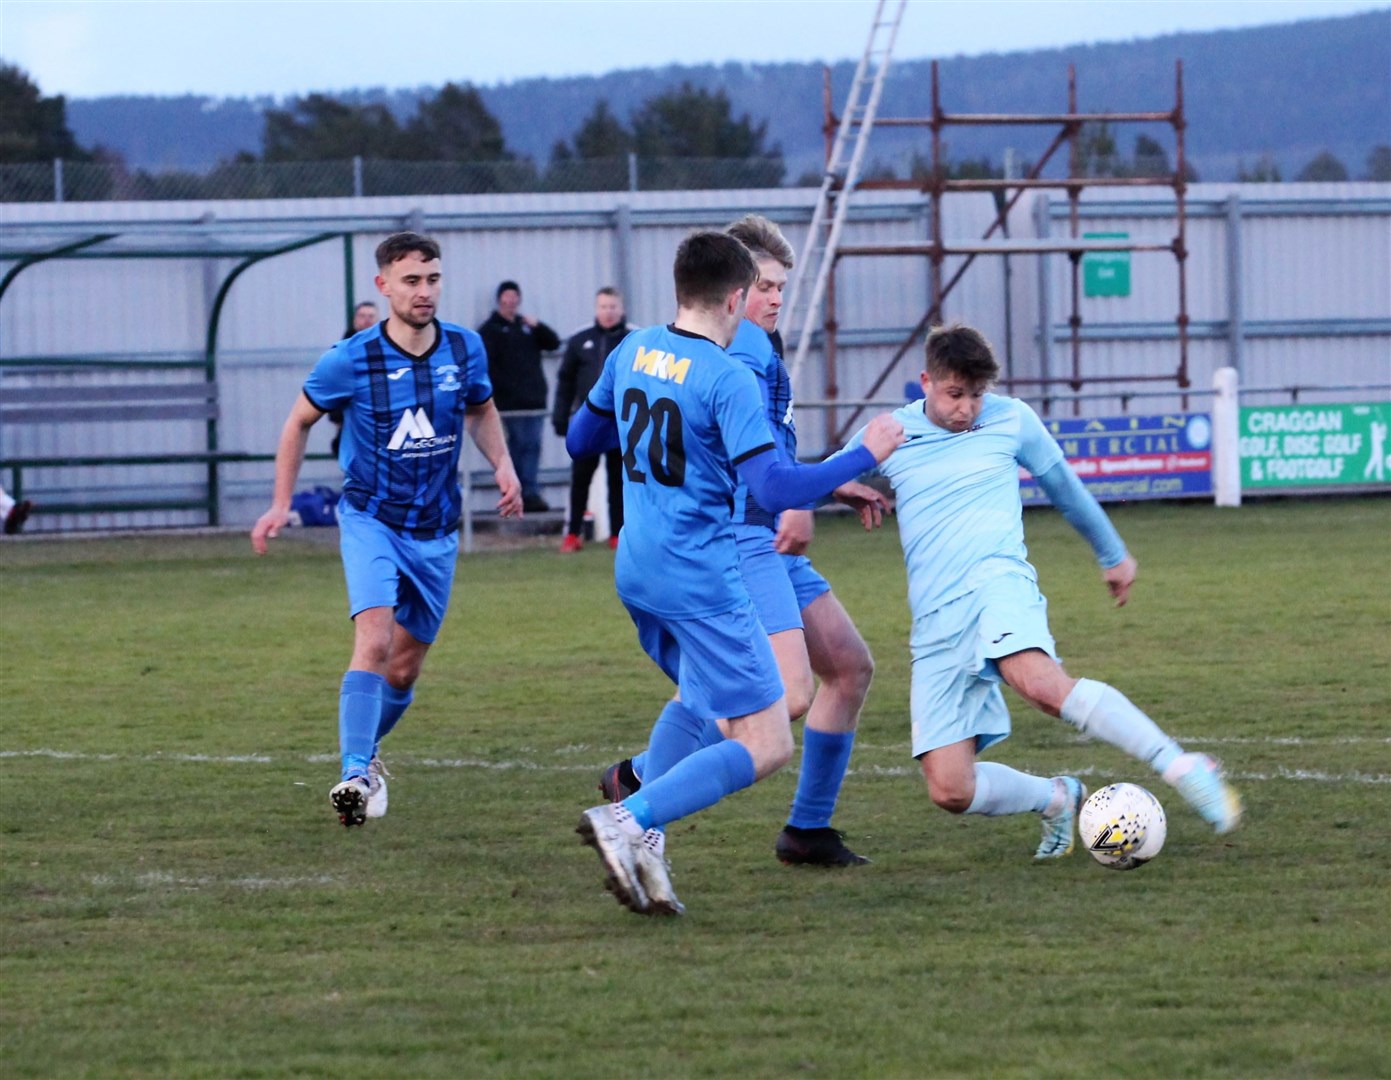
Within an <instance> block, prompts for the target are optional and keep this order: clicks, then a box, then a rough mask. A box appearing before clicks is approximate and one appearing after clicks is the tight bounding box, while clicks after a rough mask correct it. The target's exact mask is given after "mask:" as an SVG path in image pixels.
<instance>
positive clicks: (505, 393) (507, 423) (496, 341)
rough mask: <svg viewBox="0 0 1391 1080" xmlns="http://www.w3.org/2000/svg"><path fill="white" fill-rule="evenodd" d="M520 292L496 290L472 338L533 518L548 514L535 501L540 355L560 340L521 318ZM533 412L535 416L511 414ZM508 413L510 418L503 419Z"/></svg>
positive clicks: (542, 383)
mask: <svg viewBox="0 0 1391 1080" xmlns="http://www.w3.org/2000/svg"><path fill="white" fill-rule="evenodd" d="M521 303H522V289H521V286H520V285H518V284H517V283H516V282H515V281H504V282H502V283H501V284H500V285H498V287H497V309H496V310H495V311H494V312H493V313H492V314H491V315H489V316H488V318H487V319H486V320H485V321H484V323H483V325H481V326H480V327H479V328H478V333H479V334H480V335H481V336H482V338H483V346H484V348H486V349H487V350H488V377H489V378H490V379H492V383H493V400H495V401H496V402H497V407H498V412H500V413H501V414H502V424H503V427H504V428H506V429H507V444H508V448H509V449H510V451H511V453H512V460H513V462H515V463H516V466H517V476H518V478H519V479H520V480H521V482H522V506H523V507H524V508H525V509H526V510H528V511H531V512H533V513H538V512H541V511H545V510H549V509H550V504H549V503H547V502H546V500H545V499H543V498H542V497H541V487H540V484H539V483H538V481H537V472H538V469H539V467H540V464H541V427H542V421H543V420H544V419H545V416H544V410H545V408H546V376H545V375H544V374H543V373H542V371H541V354H542V353H543V352H550V351H551V350H552V349H558V348H560V338H559V337H558V336H557V335H556V332H555V331H554V330H552V329H551V328H550V327H549V326H547V325H546V324H545V323H543V322H541V321H540V320H539V319H536V318H535V317H533V316H531V315H522V314H520V313H519V312H518V310H517V309H518V308H519V307H520V306H521ZM516 413H533V414H535V415H531V416H526V415H521V416H518V415H515V414H516ZM509 414H514V415H509Z"/></svg>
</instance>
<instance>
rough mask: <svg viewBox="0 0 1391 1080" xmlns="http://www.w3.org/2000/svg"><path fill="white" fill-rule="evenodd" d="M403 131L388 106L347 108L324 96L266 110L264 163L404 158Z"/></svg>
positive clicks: (299, 99)
mask: <svg viewBox="0 0 1391 1080" xmlns="http://www.w3.org/2000/svg"><path fill="white" fill-rule="evenodd" d="M403 143H404V140H403V138H402V133H401V127H400V125H399V124H397V122H396V117H395V116H393V115H392V113H391V110H390V109H388V108H387V107H386V106H385V105H345V104H344V103H343V102H341V101H338V100H336V99H334V98H331V97H328V96H327V95H324V94H310V95H309V96H308V97H303V98H298V99H297V100H295V101H293V102H292V103H291V105H290V108H288V109H268V110H266V126H265V131H264V132H263V134H262V136H261V147H262V154H261V156H262V160H264V161H344V160H347V159H348V158H353V157H359V156H360V157H364V158H383V159H390V158H399V157H402V156H404V154H403V151H404V149H405V147H404V145H403Z"/></svg>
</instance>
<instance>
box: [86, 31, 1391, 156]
mask: <svg viewBox="0 0 1391 1080" xmlns="http://www.w3.org/2000/svg"><path fill="white" fill-rule="evenodd" d="M863 29H864V32H865V33H866V34H867V33H868V27H867V26H866V27H865V28H863ZM856 33H857V36H858V33H859V31H858V30H857V32H856ZM1179 59H1181V60H1182V61H1183V65H1184V102H1185V108H1186V112H1187V117H1188V131H1187V133H1186V140H1187V151H1188V156H1189V159H1190V161H1191V162H1192V163H1193V164H1194V165H1195V166H1196V168H1197V170H1198V173H1199V175H1200V176H1201V178H1202V179H1205V180H1226V179H1231V178H1232V177H1233V176H1234V175H1235V173H1236V169H1237V167H1238V164H1239V163H1241V162H1245V163H1247V164H1248V165H1249V164H1253V163H1254V162H1255V160H1256V159H1257V158H1259V157H1261V156H1262V155H1266V154H1268V155H1270V156H1271V157H1272V158H1274V160H1275V161H1276V162H1277V163H1278V164H1279V165H1280V167H1281V169H1282V170H1283V172H1284V175H1285V176H1286V178H1289V177H1291V176H1292V175H1293V174H1294V172H1296V171H1297V170H1298V169H1299V168H1300V167H1301V166H1302V165H1303V164H1305V163H1306V162H1307V161H1308V160H1309V159H1310V158H1312V157H1313V156H1314V155H1315V154H1317V153H1318V152H1319V151H1321V150H1323V149H1328V150H1331V151H1332V152H1333V153H1334V154H1335V155H1336V156H1337V157H1338V158H1340V159H1341V160H1342V161H1343V163H1344V164H1345V165H1347V167H1348V169H1349V171H1350V172H1351V173H1352V175H1353V176H1357V175H1359V174H1360V172H1361V170H1362V168H1363V164H1364V162H1365V161H1366V158H1367V153H1368V151H1369V150H1370V149H1371V148H1372V146H1374V145H1376V144H1378V143H1383V144H1384V143H1391V11H1386V10H1382V11H1373V12H1367V13H1364V14H1360V15H1350V16H1346V17H1342V18H1334V19H1314V20H1306V21H1303V22H1298V23H1290V24H1286V25H1280V26H1265V27H1255V28H1250V29H1243V30H1220V31H1213V32H1209V33H1186V34H1171V35H1167V36H1164V37H1158V38H1149V39H1146V40H1142V41H1132V42H1124V43H1111V44H1103V45H1078V46H1072V47H1068V48H1060V49H1043V50H1036V51H1031V52H1016V53H1006V54H988V55H984V56H973V57H963V56H955V57H950V58H945V59H943V60H942V61H941V76H940V78H941V87H942V97H943V105H944V107H945V108H946V109H947V110H948V111H955V112H1005V113H1020V112H1027V111H1050V112H1051V111H1055V110H1056V111H1063V110H1064V109H1065V108H1066V105H1067V65H1068V64H1069V63H1072V64H1074V65H1075V66H1076V69H1077V88H1078V107H1079V108H1080V109H1082V110H1083V111H1088V110H1105V109H1109V110H1127V111H1165V110H1167V109H1169V108H1171V107H1172V104H1173V100H1174V62H1175V61H1176V60H1179ZM854 67H855V65H854V63H853V62H852V61H845V62H842V63H839V64H837V65H835V66H834V67H833V68H832V85H833V94H834V100H835V102H836V108H837V109H839V108H840V106H841V104H842V102H843V101H844V97H845V94H846V92H847V90H848V88H849V84H850V80H851V78H852V77H853V74H854ZM821 72H822V68H821V65H819V64H813V63H801V64H723V65H703V66H697V67H683V66H669V67H664V68H655V69H654V68H648V69H640V70H629V71H617V72H612V73H610V74H607V75H601V76H592V77H575V78H564V79H523V80H518V81H516V82H512V83H504V84H501V85H498V86H486V87H480V88H479V90H480V92H481V94H482V95H483V98H484V100H485V101H486V103H487V105H488V108H489V109H490V110H492V112H493V113H494V115H496V116H497V117H498V119H499V120H500V121H501V123H502V127H503V131H504V133H505V135H506V139H507V145H508V147H509V148H510V149H511V150H513V151H514V152H516V153H519V154H522V155H524V156H528V157H531V158H533V159H535V160H536V161H538V162H545V161H547V160H548V159H549V156H550V150H551V147H552V146H553V145H554V143H555V142H556V141H557V140H560V139H566V138H569V137H570V136H572V135H573V134H574V132H575V129H576V128H577V127H578V126H579V123H580V121H581V120H582V119H583V118H584V117H585V116H586V115H587V114H588V113H589V111H590V109H591V108H592V107H593V105H594V103H595V102H596V101H597V100H599V99H600V98H607V99H608V101H609V104H610V106H611V108H612V110H613V111H614V112H615V113H616V114H617V115H618V116H620V117H623V118H625V119H626V117H627V116H628V115H629V113H630V112H631V111H632V110H634V109H636V108H637V107H638V106H639V105H640V104H641V103H642V102H643V101H645V100H646V99H647V98H649V97H651V96H652V95H654V94H656V93H659V92H661V91H663V90H665V89H667V88H669V87H672V86H675V85H678V84H680V83H681V82H683V81H688V82H690V83H692V84H694V85H696V86H703V87H708V88H710V89H715V88H719V87H722V88H723V89H724V90H725V91H726V92H727V93H728V94H729V96H730V99H731V101H732V102H733V104H734V109H735V112H736V114H742V113H745V112H747V113H749V114H750V115H751V116H752V117H753V118H754V119H755V120H756V121H763V120H767V122H768V134H769V142H770V143H777V144H780V145H781V147H782V149H783V153H784V155H785V156H786V158H787V163H788V168H787V175H788V178H789V180H793V179H795V178H796V177H797V176H798V175H799V174H801V173H802V172H804V171H808V170H815V169H816V168H817V167H818V166H819V165H820V162H821V155H822V137H821V120H822V115H821V108H822V107H821V82H822V75H821ZM432 92H433V88H431V87H418V88H416V89H413V90H385V89H364V90H358V91H353V92H351V93H346V94H340V95H338V96H339V97H341V98H342V99H344V100H346V101H353V102H358V103H362V102H368V101H374V102H377V101H379V102H384V103H386V104H388V105H389V106H390V107H391V108H392V109H393V110H394V111H396V112H397V113H398V114H399V115H401V116H403V117H404V116H408V115H410V114H411V113H412V112H414V110H415V106H416V103H417V101H418V100H419V99H420V98H421V97H422V96H425V95H429V94H430V93H432ZM281 104H283V103H281V102H277V101H276V100H275V99H274V98H269V97H259V98H206V97H199V96H195V95H185V96H182V97H103V98H77V99H73V100H71V101H69V102H68V122H69V125H70V126H71V128H72V130H73V133H74V134H75V135H76V136H77V139H78V141H79V142H80V143H82V144H83V145H84V146H92V145H95V144H98V143H100V144H103V145H105V146H107V147H109V148H111V149H113V150H115V151H117V152H118V153H120V154H121V155H123V156H124V157H125V159H126V161H127V163H128V164H129V165H131V166H133V167H136V168H143V169H147V170H166V169H185V170H190V171H197V172H201V171H203V170H205V169H207V168H209V167H211V166H213V165H215V164H217V163H218V162H219V161H222V160H226V159H228V158H230V157H232V156H233V155H234V154H236V153H237V152H238V151H241V150H247V151H251V152H253V153H257V152H259V150H260V146H261V128H262V114H263V112H264V110H265V109H267V108H274V107H277V106H278V105H281ZM930 107H931V88H930V81H929V61H928V60H896V61H895V63H894V65H893V66H892V68H891V69H890V74H889V81H888V83H887V85H886V86H885V91H884V99H883V102H882V104H881V106H880V115H881V116H898V117H926V116H927V115H928V114H929V112H930ZM1137 133H1144V134H1149V135H1151V136H1152V137H1154V138H1156V139H1158V140H1159V141H1160V142H1161V144H1162V145H1164V146H1165V147H1166V148H1168V147H1171V146H1172V138H1171V135H1170V134H1169V132H1168V130H1166V129H1163V128H1158V127H1156V126H1154V125H1147V126H1145V127H1144V128H1140V127H1133V128H1132V127H1130V126H1127V127H1126V128H1124V129H1120V130H1118V132H1117V135H1118V137H1119V144H1120V149H1121V151H1122V152H1123V153H1125V154H1127V155H1128V154H1129V152H1130V150H1131V148H1132V146H1133V142H1134V136H1135V134H1137ZM1051 136H1052V131H1051V130H1049V131H1047V132H1044V131H1043V130H1040V129H1028V128H1013V127H1011V128H976V129H968V128H960V129H953V130H951V131H949V132H948V140H949V144H950V156H951V157H952V158H954V159H962V158H968V157H969V158H978V157H981V156H987V157H989V158H990V159H991V160H993V161H995V162H999V161H1002V160H1003V155H1004V150H1005V148H1006V147H1013V148H1014V149H1015V150H1017V151H1018V152H1019V154H1020V156H1021V158H1022V159H1025V160H1027V159H1031V158H1033V157H1036V156H1037V155H1038V154H1039V153H1040V152H1041V151H1042V149H1043V148H1044V147H1045V146H1046V144H1047V141H1048V140H1049V139H1050V138H1051ZM927 145H928V132H927V130H926V129H925V128H921V129H887V128H881V129H878V130H876V132H875V133H874V136H873V140H872V142H871V155H872V156H873V157H877V158H878V159H880V160H881V161H883V162H885V163H894V164H899V163H901V162H902V161H904V160H906V158H907V156H908V155H909V153H910V152H911V151H912V150H913V149H915V148H921V149H924V150H925V149H926V147H927Z"/></svg>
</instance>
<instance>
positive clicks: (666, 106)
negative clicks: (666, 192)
mask: <svg viewBox="0 0 1391 1080" xmlns="http://www.w3.org/2000/svg"><path fill="white" fill-rule="evenodd" d="M632 126H633V141H634V146H635V149H636V150H637V154H638V158H639V166H638V167H639V170H640V173H641V174H642V181H641V186H642V187H643V188H644V189H673V188H677V189H679V188H697V187H714V188H734V187H777V186H778V185H779V184H781V183H782V177H783V171H784V167H783V161H782V149H781V148H780V147H778V146H773V147H771V148H770V147H767V146H765V145H764V140H765V139H766V138H767V133H768V123H767V121H764V122H763V123H761V124H757V125H756V124H754V122H753V121H752V120H751V119H750V117H749V115H748V113H745V114H744V115H743V116H741V117H739V118H738V119H737V120H736V119H735V118H734V116H733V115H732V114H731V109H730V104H729V95H728V94H726V93H725V92H724V91H723V90H718V91H716V92H714V93H711V92H710V91H709V90H706V89H703V88H702V89H697V88H696V87H694V86H692V85H691V84H690V83H689V82H683V83H682V84H681V86H680V87H679V88H677V89H676V90H669V91H667V92H666V93H663V94H658V95H657V96H656V97H652V98H649V99H648V100H647V101H645V102H644V103H643V104H642V107H641V108H639V109H638V110H637V111H636V112H635V113H634V114H633V118H632ZM700 158H706V159H710V158H719V159H730V158H736V159H740V161H741V164H740V165H738V166H732V165H724V166H719V167H710V166H708V165H707V166H705V167H702V166H701V165H699V164H697V162H696V161H694V160H691V159H700ZM672 159H676V160H672ZM682 159H684V160H682Z"/></svg>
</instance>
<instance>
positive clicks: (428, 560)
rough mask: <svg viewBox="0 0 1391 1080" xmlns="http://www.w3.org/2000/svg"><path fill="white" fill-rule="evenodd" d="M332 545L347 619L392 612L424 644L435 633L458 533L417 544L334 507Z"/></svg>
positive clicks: (344, 506) (369, 519) (344, 503)
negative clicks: (343, 583)
mask: <svg viewBox="0 0 1391 1080" xmlns="http://www.w3.org/2000/svg"><path fill="white" fill-rule="evenodd" d="M338 547H339V550H340V551H341V552H342V555H343V576H344V577H345V578H346V579H347V582H348V615H349V616H350V617H351V616H356V615H357V613H358V612H360V611H365V610H367V609H368V608H373V607H389V608H392V609H394V610H395V613H396V621H397V622H398V623H400V624H401V625H402V626H403V627H405V628H406V630H407V631H408V632H409V633H410V635H411V636H412V637H413V638H415V639H416V640H417V641H421V642H424V643H425V644H426V645H429V644H430V643H432V642H433V641H434V640H435V638H436V637H437V636H438V635H439V630H440V624H441V623H443V622H444V613H445V610H446V609H447V608H448V607H449V593H450V590H451V589H452V588H453V585H454V567H455V566H456V565H458V561H459V534H458V533H457V532H456V533H451V534H450V535H448V536H441V537H439V538H438V539H435V540H417V539H415V537H413V536H408V535H404V534H402V533H398V532H397V531H396V530H395V529H393V528H391V527H390V526H388V525H384V524H382V522H380V521H378V520H377V519H376V518H374V517H373V516H372V515H371V514H368V513H366V512H364V511H362V510H355V509H353V508H352V507H351V506H349V505H348V503H347V500H343V501H341V502H340V503H339V504H338Z"/></svg>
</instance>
